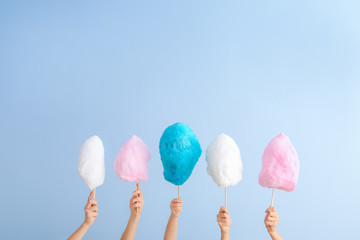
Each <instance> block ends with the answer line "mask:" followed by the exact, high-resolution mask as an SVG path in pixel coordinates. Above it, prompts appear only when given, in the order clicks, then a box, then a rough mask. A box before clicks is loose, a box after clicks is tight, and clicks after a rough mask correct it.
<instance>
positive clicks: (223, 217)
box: [217, 207, 231, 240]
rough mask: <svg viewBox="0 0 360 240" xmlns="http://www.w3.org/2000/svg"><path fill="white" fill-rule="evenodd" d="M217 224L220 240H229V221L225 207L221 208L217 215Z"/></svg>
mask: <svg viewBox="0 0 360 240" xmlns="http://www.w3.org/2000/svg"><path fill="white" fill-rule="evenodd" d="M217 222H218V224H219V227H220V230H221V240H230V225H231V219H230V214H229V211H228V210H227V208H226V207H221V208H220V211H219V213H218V215H217Z"/></svg>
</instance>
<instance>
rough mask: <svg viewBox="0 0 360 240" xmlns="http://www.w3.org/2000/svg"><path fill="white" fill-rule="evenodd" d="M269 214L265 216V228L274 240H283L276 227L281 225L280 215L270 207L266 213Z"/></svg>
mask: <svg viewBox="0 0 360 240" xmlns="http://www.w3.org/2000/svg"><path fill="white" fill-rule="evenodd" d="M265 212H266V213H267V214H266V216H265V220H264V222H265V226H266V229H267V231H268V233H269V235H270V237H271V239H272V240H283V238H282V237H281V236H280V234H279V233H278V231H277V230H276V226H277V224H278V223H279V214H278V213H277V212H276V209H275V208H274V207H269V208H268V209H267V210H266V211H265Z"/></svg>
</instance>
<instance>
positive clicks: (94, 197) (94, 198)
mask: <svg viewBox="0 0 360 240" xmlns="http://www.w3.org/2000/svg"><path fill="white" fill-rule="evenodd" d="M95 192H96V188H94V200H95Z"/></svg>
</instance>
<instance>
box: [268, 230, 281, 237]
mask: <svg viewBox="0 0 360 240" xmlns="http://www.w3.org/2000/svg"><path fill="white" fill-rule="evenodd" d="M268 233H269V235H270V237H272V238H273V237H276V236H278V235H279V234H278V232H277V230H276V228H275V229H270V230H268Z"/></svg>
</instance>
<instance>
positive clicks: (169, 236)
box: [164, 214, 179, 240]
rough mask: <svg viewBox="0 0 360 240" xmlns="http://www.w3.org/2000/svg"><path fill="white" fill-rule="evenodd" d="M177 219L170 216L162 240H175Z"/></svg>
mask: <svg viewBox="0 0 360 240" xmlns="http://www.w3.org/2000/svg"><path fill="white" fill-rule="evenodd" d="M178 219H179V216H174V215H172V214H171V215H170V217H169V222H168V224H167V226H166V230H165V235H164V240H176V237H177V222H178Z"/></svg>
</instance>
